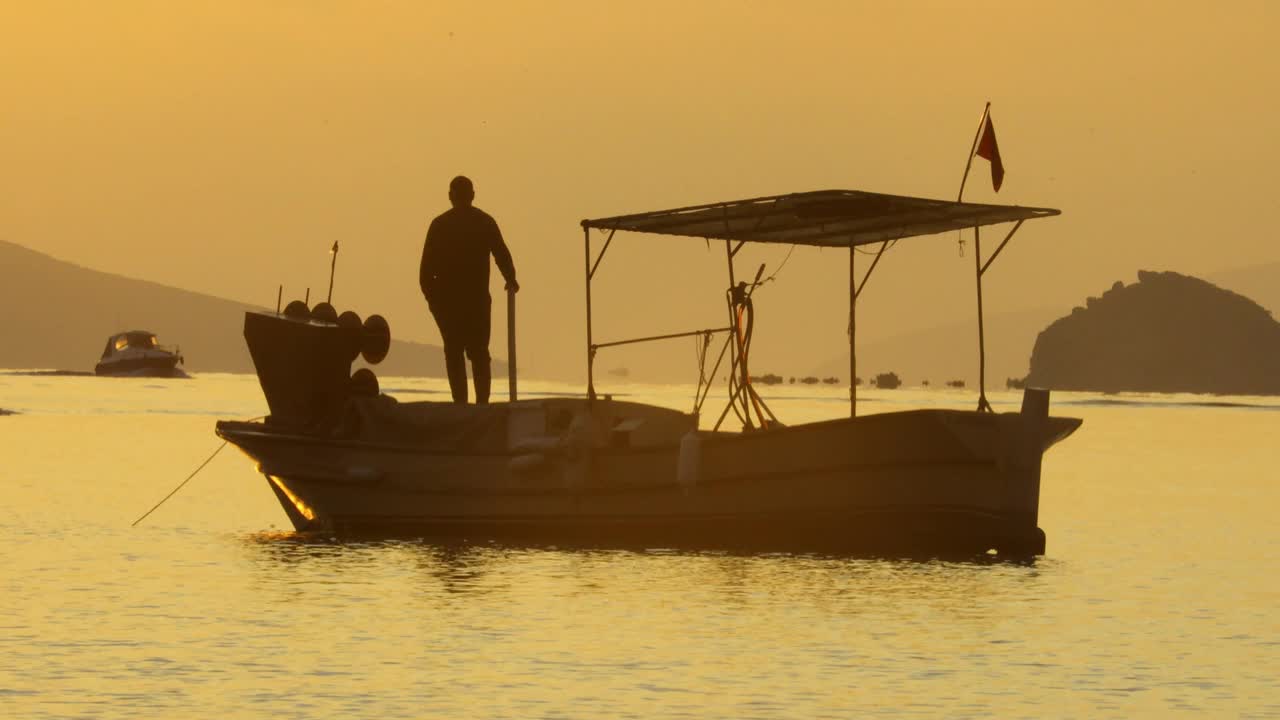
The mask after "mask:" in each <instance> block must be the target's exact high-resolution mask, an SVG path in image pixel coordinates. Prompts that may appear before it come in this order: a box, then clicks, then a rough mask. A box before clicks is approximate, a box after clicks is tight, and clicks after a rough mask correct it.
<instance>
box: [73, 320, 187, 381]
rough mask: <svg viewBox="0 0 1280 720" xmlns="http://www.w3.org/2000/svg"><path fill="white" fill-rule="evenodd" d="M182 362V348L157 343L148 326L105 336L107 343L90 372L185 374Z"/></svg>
mask: <svg viewBox="0 0 1280 720" xmlns="http://www.w3.org/2000/svg"><path fill="white" fill-rule="evenodd" d="M182 363H183V358H182V350H181V349H180V348H178V347H177V346H173V347H169V346H165V345H161V344H159V342H158V341H157V340H156V336H155V335H154V334H153V333H151V332H149V331H147V330H129V331H127V332H122V333H116V334H115V335H112V336H111V337H109V338H107V346H106V348H104V349H103V351H102V358H101V359H99V360H98V364H97V365H95V366H94V368H93V372H94V374H95V375H113V376H128V377H186V373H184V372H183V371H182V370H181V369H179V368H178V365H180V364H182Z"/></svg>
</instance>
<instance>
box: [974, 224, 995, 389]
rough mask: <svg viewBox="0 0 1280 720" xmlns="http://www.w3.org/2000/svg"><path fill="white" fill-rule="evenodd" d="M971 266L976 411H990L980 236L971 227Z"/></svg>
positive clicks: (976, 228)
mask: <svg viewBox="0 0 1280 720" xmlns="http://www.w3.org/2000/svg"><path fill="white" fill-rule="evenodd" d="M973 268H974V276H975V278H976V279H977V285H978V412H983V411H986V412H991V403H989V402H987V342H986V332H985V330H984V328H983V322H982V237H981V235H980V234H979V228H978V227H977V226H974V228H973Z"/></svg>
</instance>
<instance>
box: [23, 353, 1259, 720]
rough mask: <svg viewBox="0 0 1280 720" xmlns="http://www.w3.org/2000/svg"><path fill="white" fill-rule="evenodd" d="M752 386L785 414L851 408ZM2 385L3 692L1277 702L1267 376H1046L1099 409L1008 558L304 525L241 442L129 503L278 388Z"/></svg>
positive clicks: (47, 712)
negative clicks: (1156, 389)
mask: <svg viewBox="0 0 1280 720" xmlns="http://www.w3.org/2000/svg"><path fill="white" fill-rule="evenodd" d="M526 385H527V392H529V393H539V392H546V393H559V392H572V391H575V390H576V389H577V388H573V387H568V386H561V385H549V384H539V383H534V382H529V383H524V382H522V389H525V387H526ZM383 386H384V388H387V389H389V390H390V391H391V392H392V393H393V394H396V395H398V396H399V397H401V399H402V400H405V401H409V400H416V399H423V398H431V397H443V392H442V391H443V390H444V389H445V388H444V385H443V382H442V381H437V380H401V379H396V378H391V379H387V380H384V382H383ZM612 389H614V390H617V391H619V394H622V393H628V395H627V397H628V398H629V399H636V400H641V401H647V402H657V403H660V404H665V405H670V406H673V407H686V405H687V404H690V403H691V401H692V389H691V388H683V387H662V386H653V387H649V386H621V385H620V386H618V387H616V388H612ZM495 391H496V392H497V393H498V394H501V392H502V388H495ZM766 398H767V399H768V400H769V402H770V405H771V407H773V409H774V410H775V412H777V413H778V414H779V415H780V416H781V417H782V418H783V419H784V420H790V421H792V422H798V421H804V420H812V419H819V418H823V417H835V416H838V415H840V414H841V413H842V412H845V411H846V408H847V400H846V398H845V395H844V394H843V393H842V392H840V391H839V390H836V389H830V388H798V387H790V386H783V387H781V388H774V389H773V390H772V392H771V393H766ZM860 398H861V399H862V400H863V404H864V407H865V409H866V411H868V412H874V411H883V410H886V409H890V408H899V407H901V408H905V407H920V406H947V407H969V406H971V405H972V403H973V400H974V398H973V393H972V392H971V391H970V392H963V391H939V390H935V391H923V390H909V389H904V390H897V391H892V392H889V391H881V392H875V391H866V392H865V393H863V394H861V395H860ZM994 400H995V401H996V405H997V410H1004V409H1014V408H1016V407H1017V403H1018V396H1017V395H1016V394H1013V393H995V394H994ZM0 406H3V407H6V408H8V409H12V410H17V411H19V413H20V414H18V415H13V416H7V417H3V418H0V442H3V449H4V453H3V456H4V458H5V473H4V477H5V481H4V483H3V484H0V531H3V532H4V536H5V538H6V540H7V542H6V543H5V544H4V545H3V548H2V549H0V598H2V599H0V707H2V708H4V710H3V712H0V715H5V716H11V717H68V716H86V715H93V716H97V717H130V718H132V717H145V716H206V717H213V716H225V717H262V716H267V715H277V716H282V717H316V718H322V717H324V718H327V717H335V716H349V717H373V716H376V717H513V718H517V717H518V718H524V717H602V716H604V717H637V718H639V717H644V718H649V717H699V718H701V717H735V718H736V717H761V718H766V717H805V718H814V717H832V718H844V717H853V716H861V715H868V714H874V715H888V716H912V715H915V716H928V717H939V716H946V717H956V716H982V717H990V716H1001V717H1004V716H1034V717H1045V716H1058V717H1084V716H1090V717H1092V716H1107V715H1110V716H1117V717H1119V716H1125V717H1129V716H1134V715H1160V716H1164V715H1177V714H1185V715H1197V716H1199V715H1210V716H1237V715H1259V716H1261V715H1267V714H1277V713H1280V700H1277V697H1280V692H1278V690H1280V688H1277V682H1276V680H1275V677H1276V676H1277V675H1280V667H1278V665H1277V660H1276V658H1277V654H1278V653H1280V621H1277V620H1276V619H1275V614H1274V608H1275V607H1276V606H1277V602H1278V601H1280V581H1277V580H1276V579H1275V577H1274V573H1271V572H1270V568H1271V566H1272V564H1273V562H1274V558H1275V557H1276V555H1277V551H1278V550H1280V543H1278V541H1277V533H1276V531H1275V529H1274V523H1273V522H1272V520H1271V512H1272V509H1273V508H1274V507H1275V506H1276V503H1277V500H1280V497H1278V496H1280V491H1278V490H1277V489H1276V487H1275V483H1274V481H1273V479H1274V474H1275V466H1276V461H1277V459H1278V456H1277V451H1276V446H1275V444H1274V438H1275V437H1280V402H1276V401H1275V400H1274V399H1267V398H1202V397H1193V396H1186V397H1182V396H1176V397H1168V396H1144V397H1128V396H1120V397H1117V396H1106V397H1102V396H1093V395H1087V394H1056V395H1055V396H1054V412H1055V413H1058V414H1067V415H1077V416H1080V417H1083V418H1084V419H1085V424H1084V426H1083V428H1082V429H1081V430H1080V432H1078V433H1076V435H1075V436H1073V437H1072V438H1070V439H1069V440H1067V441H1066V442H1064V443H1063V444H1062V445H1060V446H1058V447H1056V448H1054V449H1053V450H1051V451H1050V453H1049V454H1048V455H1047V456H1046V458H1045V464H1044V488H1043V493H1042V501H1041V502H1042V509H1041V523H1040V524H1041V526H1042V527H1043V528H1044V529H1045V531H1046V532H1047V534H1048V553H1047V555H1046V556H1044V557H1043V558H1039V559H1037V560H1036V561H1034V562H1028V563H1018V564H1014V563H1001V562H995V561H992V560H987V559H982V558H978V559H975V560H974V561H972V562H953V561H941V560H934V561H927V560H926V561H918V560H917V561H909V560H898V559H884V558H858V557H839V556H823V555H788V554H766V555H751V554H733V553H697V552H681V551H674V550H669V549H663V548H649V549H633V550H592V549H583V548H558V547H543V546H535V547H529V546H511V545H500V544H490V543H470V544H468V543H452V544H441V543H433V542H428V541H425V540H420V539H415V538H412V537H410V538H399V539H394V540H393V539H381V540H379V539H351V540H343V539H337V538H329V537H300V536H298V535H295V534H293V533H291V532H289V530H288V529H289V527H290V526H289V523H288V520H287V519H286V518H285V516H284V512H283V510H281V508H280V506H279V504H278V502H277V500H276V498H275V496H274V494H273V493H272V492H271V490H270V488H269V486H268V485H267V481H266V480H265V479H264V478H262V477H261V476H260V475H257V474H256V473H255V471H254V468H253V466H252V463H251V462H249V461H248V460H247V459H246V458H244V457H243V456H241V455H239V454H236V453H232V452H223V453H222V454H221V455H220V456H219V457H217V458H216V459H215V460H214V461H213V462H212V463H210V465H209V466H208V467H207V468H206V469H205V470H204V471H203V472H202V473H201V474H200V475H198V476H197V477H196V478H195V479H194V480H193V481H192V482H191V483H190V484H189V486H187V487H186V488H184V489H183V490H182V492H180V493H178V494H177V495H176V496H175V497H174V498H173V499H172V500H171V501H169V502H168V503H167V504H165V505H164V506H162V507H161V508H160V509H159V510H157V511H156V513H155V514H154V515H152V516H151V517H149V518H147V519H146V521H144V522H143V523H141V524H140V525H139V526H138V527H137V528H133V529H130V527H129V523H130V522H132V521H133V520H134V519H135V518H136V517H137V516H138V515H140V514H141V513H142V512H143V511H145V510H146V509H147V508H148V507H150V506H151V505H152V504H154V502H155V501H157V500H158V499H159V498H160V497H162V496H163V495H164V494H165V493H167V492H168V491H169V490H171V489H172V488H173V487H174V486H175V485H176V484H177V483H178V482H179V481H181V479H182V478H183V477H185V476H186V475H187V473H189V472H190V471H191V470H192V469H193V468H194V467H195V466H196V465H197V464H198V463H199V462H200V461H201V460H203V459H204V458H205V457H207V456H208V455H209V453H210V452H211V451H212V450H213V449H214V448H216V447H217V445H218V443H219V442H220V441H219V440H218V439H217V438H216V437H215V436H214V435H213V432H212V428H213V421H214V420H215V419H218V418H235V417H240V418H247V417H252V416H255V415H261V414H262V413H263V412H264V408H263V407H262V401H261V394H260V391H259V389H258V387H257V385H256V382H255V381H254V379H253V378H251V377H238V376H201V377H198V378H196V379H193V380H187V381H170V380H123V381H122V380H108V379H98V378H77V377H70V378H66V377H31V376H17V375H0Z"/></svg>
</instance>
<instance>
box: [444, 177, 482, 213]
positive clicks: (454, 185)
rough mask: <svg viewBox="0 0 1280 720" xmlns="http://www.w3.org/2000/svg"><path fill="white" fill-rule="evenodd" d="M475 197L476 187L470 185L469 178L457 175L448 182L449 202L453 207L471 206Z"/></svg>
mask: <svg viewBox="0 0 1280 720" xmlns="http://www.w3.org/2000/svg"><path fill="white" fill-rule="evenodd" d="M475 197H476V189H475V187H473V186H472V185H471V178H469V177H467V176H466V175H459V176H458V177H456V178H454V179H453V180H451V181H450V182H449V202H451V203H453V206H454V207H471V201H472V200H474V199H475Z"/></svg>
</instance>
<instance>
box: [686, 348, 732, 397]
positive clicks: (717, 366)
mask: <svg viewBox="0 0 1280 720" xmlns="http://www.w3.org/2000/svg"><path fill="white" fill-rule="evenodd" d="M732 343H733V336H732V335H726V336H725V338H724V345H721V346H720V354H719V355H717V356H716V364H715V365H714V366H713V367H712V368H711V374H710V375H708V376H707V384H706V385H705V386H704V387H700V388H699V391H700V392H701V394H700V396H699V397H698V398H697V405H695V406H694V412H695V413H699V414H700V413H701V412H702V406H703V405H704V404H705V403H706V402H707V397H708V396H709V395H711V386H712V384H713V383H715V378H716V373H718V372H720V363H721V362H723V361H724V354H725V352H726V351H728V349H729V346H730V345H731V344H732Z"/></svg>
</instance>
